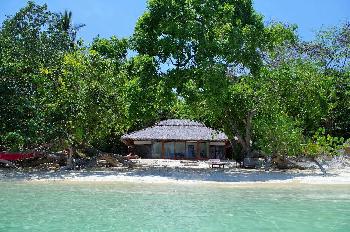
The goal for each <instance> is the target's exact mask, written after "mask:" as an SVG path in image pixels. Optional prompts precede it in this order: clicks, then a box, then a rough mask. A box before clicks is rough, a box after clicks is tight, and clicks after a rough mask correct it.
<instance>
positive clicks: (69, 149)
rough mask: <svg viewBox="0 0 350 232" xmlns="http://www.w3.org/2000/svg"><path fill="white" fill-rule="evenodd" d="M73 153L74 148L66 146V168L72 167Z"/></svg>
mask: <svg viewBox="0 0 350 232" xmlns="http://www.w3.org/2000/svg"><path fill="white" fill-rule="evenodd" d="M73 153H74V150H73V148H72V147H69V148H68V157H67V168H68V169H74V167H75V165H74V160H73Z"/></svg>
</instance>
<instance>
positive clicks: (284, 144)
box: [254, 112, 303, 157]
mask: <svg viewBox="0 0 350 232" xmlns="http://www.w3.org/2000/svg"><path fill="white" fill-rule="evenodd" d="M274 113H275V114H273V115H271V116H270V117H262V118H259V119H257V120H256V121H255V125H254V130H255V132H256V133H255V137H256V141H257V144H256V146H257V148H258V149H259V150H260V151H261V152H263V153H264V154H266V155H272V156H283V157H284V156H297V155H299V154H300V153H301V149H302V147H301V144H302V142H303V135H302V131H301V129H300V127H299V126H298V123H296V122H295V121H294V120H293V119H292V118H290V117H289V116H288V115H287V114H285V113H280V114H279V113H278V112H274Z"/></svg>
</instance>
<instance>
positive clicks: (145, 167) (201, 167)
mask: <svg viewBox="0 0 350 232" xmlns="http://www.w3.org/2000/svg"><path fill="white" fill-rule="evenodd" d="M137 162H138V165H137V168H133V169H127V168H115V169H105V170H104V169H102V170H79V171H49V172H47V171H45V172H44V171H31V172H21V171H15V170H12V171H10V170H0V180H2V181H74V182H75V181H82V182H84V181H88V182H90V181H93V182H114V181H115V182H142V183H180V184H186V183H187V184H188V183H190V184H214V183H215V184H229V185H251V184H259V185H260V184H297V183H300V184H311V185H312V184H317V185H320V184H326V185H335V184H336V185H340V184H341V185H350V165H349V160H348V159H343V160H331V161H327V162H326V163H324V167H325V168H326V170H327V175H323V174H322V172H321V171H320V170H319V169H317V168H316V167H309V168H308V169H305V170H298V169H291V170H285V171H284V170H283V171H281V170H271V171H265V170H263V169H261V170H259V169H241V168H237V167H236V164H235V163H234V162H230V163H228V165H227V166H226V167H225V168H224V169H220V168H218V169H216V168H210V167H209V164H208V162H205V161H198V162H191V161H188V162H187V161H178V160H150V159H142V160H138V161H137ZM307 165H310V164H307Z"/></svg>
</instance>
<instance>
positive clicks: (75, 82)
mask: <svg viewBox="0 0 350 232" xmlns="http://www.w3.org/2000/svg"><path fill="white" fill-rule="evenodd" d="M73 15H74V14H72V12H70V11H64V12H58V13H57V12H52V11H50V10H49V8H48V6H47V5H38V4H36V3H34V2H28V3H27V5H26V6H25V7H23V8H22V9H20V10H19V11H18V12H17V13H16V14H15V15H12V16H8V17H7V19H6V20H5V21H4V22H3V23H2V26H1V30H0V62H1V63H0V65H1V66H0V75H1V79H0V88H1V100H0V101H1V104H0V105H1V118H0V128H1V133H0V149H1V153H0V161H1V162H0V164H1V165H2V166H3V167H5V168H9V167H14V168H20V170H26V169H27V170H32V169H39V170H56V171H59V170H68V169H71V170H77V169H84V170H85V169H86V168H96V167H98V166H104V167H105V166H109V167H117V166H124V167H125V166H126V167H128V168H133V167H137V163H140V161H135V162H133V158H140V157H141V158H143V159H144V158H152V159H173V160H193V161H197V163H196V162H192V163H193V164H194V166H197V164H198V163H199V162H200V161H198V160H202V161H205V160H212V159H221V160H227V161H225V162H227V164H230V165H231V166H232V167H234V168H257V169H259V170H267V171H268V170H286V169H299V170H304V169H305V165H304V166H300V165H299V164H298V162H299V163H300V162H304V163H305V162H306V163H308V165H309V166H310V162H312V163H314V164H315V165H316V167H318V168H320V170H321V171H322V173H323V174H326V173H327V172H326V168H324V167H323V166H324V165H326V166H327V164H326V163H327V160H328V161H331V160H332V159H335V160H339V159H341V160H343V161H342V164H343V166H347V165H348V155H349V152H350V151H349V149H350V140H349V137H350V116H349V115H350V104H349V102H350V72H349V67H350V66H349V54H350V51H349V44H350V23H349V22H343V23H342V24H339V25H337V26H334V27H332V28H326V29H324V28H323V29H320V30H319V31H318V32H317V34H316V37H315V39H314V40H313V41H303V40H302V39H301V38H300V37H299V35H298V33H297V25H290V24H286V23H284V22H271V23H268V24H267V23H264V22H263V17H262V16H261V15H259V14H258V13H256V12H255V11H254V9H253V7H252V3H251V2H250V1H236V2H235V3H233V2H230V1H227V2H220V3H219V2H215V1H205V3H203V4H202V3H197V2H193V3H192V2H191V3H186V4H175V3H167V2H165V1H156V0H154V1H149V2H148V5H147V11H146V12H145V13H144V14H143V15H142V16H141V17H140V18H139V19H138V21H137V24H136V25H135V30H134V34H133V36H131V37H130V38H118V37H116V36H112V37H111V38H101V37H99V36H97V37H96V38H95V39H94V40H93V41H92V42H91V43H85V42H84V41H83V40H82V39H78V33H79V30H80V29H81V28H83V27H84V26H85V25H84V24H73V22H72V18H73ZM171 119H175V120H171ZM167 120H168V122H172V123H174V122H179V123H180V124H179V125H177V124H176V123H175V124H174V125H172V124H171V123H170V124H169V125H167V124H166V123H165V124H164V125H163V124H162V122H167ZM181 123H184V124H183V125H181ZM162 126H163V128H162V130H157V128H156V127H159V128H161V127H162ZM164 126H167V128H164ZM175 126H180V127H181V128H180V127H179V128H177V129H176V130H175V129H173V128H176V127H175ZM145 128H149V129H148V130H149V131H147V133H148V134H147V133H146V132H145V131H144V130H147V129H145ZM206 130H207V131H206ZM134 131H139V132H138V133H139V134H138V135H139V136H141V137H139V138H137V137H135V136H134V137H133V136H131V135H133V133H132V132H134ZM144 132H145V133H144ZM135 133H137V132H135ZM145 134H147V136H148V137H147V136H146V137H142V136H145ZM128 135H129V137H128ZM162 136H163V137H162ZM334 157H335V158H334ZM339 157H341V158H339ZM142 162H146V163H147V162H148V161H147V160H146V161H142ZM159 162H161V161H159ZM208 162H209V166H210V164H211V163H212V162H213V161H211V162H210V161H207V163H208ZM218 162H222V161H218ZM148 163H150V166H154V165H153V164H152V162H148ZM187 163H188V162H187ZM190 163H191V162H190ZM177 165H179V164H178V162H177ZM230 165H226V166H230ZM308 165H306V166H308ZM175 166H176V165H175ZM189 166H191V165H189ZM199 166H200V165H199ZM212 166H213V165H212ZM221 166H223V167H225V164H224V163H223V164H222V165H219V167H221ZM311 166H313V165H311ZM313 167H314V166H313Z"/></svg>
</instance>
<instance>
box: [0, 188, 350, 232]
mask: <svg viewBox="0 0 350 232" xmlns="http://www.w3.org/2000/svg"><path fill="white" fill-rule="evenodd" d="M0 202H1V205H0V209H1V210H0V231H6V232H7V231H8V232H10V231H293V232H295V231H308V232H310V231H317V232H321V231H344V232H345V231H346V232H348V231H350V186H348V185H347V186H345V185H340V186H330V185H324V186H313V185H300V184H298V185H292V184H289V185H282V184H281V185H271V186H269V185H267V186H265V187H261V186H258V187H256V186H255V187H254V185H248V186H231V185H217V184H165V183H162V184H146V183H120V182H110V183H108V182H104V183H99V182H67V181H57V182H0Z"/></svg>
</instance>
